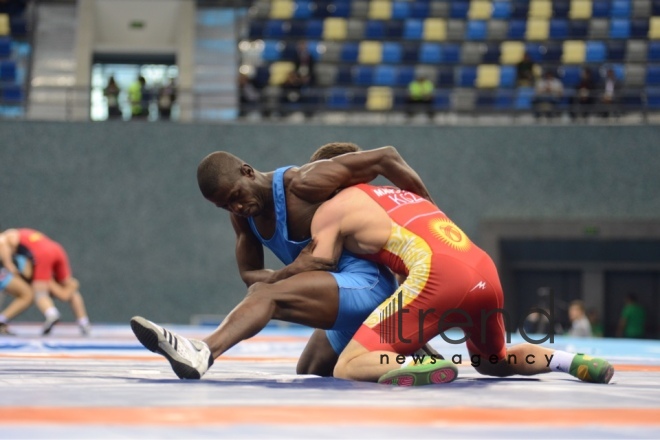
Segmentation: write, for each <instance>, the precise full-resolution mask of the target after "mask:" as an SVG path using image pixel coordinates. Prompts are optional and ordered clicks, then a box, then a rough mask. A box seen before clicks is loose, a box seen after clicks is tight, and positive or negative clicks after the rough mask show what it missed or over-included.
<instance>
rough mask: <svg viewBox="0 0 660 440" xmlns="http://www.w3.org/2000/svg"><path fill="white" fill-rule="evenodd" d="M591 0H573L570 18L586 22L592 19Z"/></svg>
mask: <svg viewBox="0 0 660 440" xmlns="http://www.w3.org/2000/svg"><path fill="white" fill-rule="evenodd" d="M591 10H592V5H591V0H571V7H570V9H569V11H568V16H569V17H570V18H571V19H572V20H585V19H589V18H591Z"/></svg>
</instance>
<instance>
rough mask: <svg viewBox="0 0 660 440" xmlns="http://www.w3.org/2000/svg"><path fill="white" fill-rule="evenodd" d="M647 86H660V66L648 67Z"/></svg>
mask: <svg viewBox="0 0 660 440" xmlns="http://www.w3.org/2000/svg"><path fill="white" fill-rule="evenodd" d="M646 85H647V86H660V65H655V66H648V67H647V69H646Z"/></svg>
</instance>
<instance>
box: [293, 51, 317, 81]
mask: <svg viewBox="0 0 660 440" xmlns="http://www.w3.org/2000/svg"><path fill="white" fill-rule="evenodd" d="M293 62H294V70H295V72H296V73H297V74H298V77H299V78H300V80H301V81H302V84H303V85H304V86H307V87H310V86H314V85H315V84H316V76H315V74H314V58H313V57H312V54H311V53H310V51H309V48H308V47H307V42H305V41H300V42H298V44H297V45H296V55H295V57H294V59H293Z"/></svg>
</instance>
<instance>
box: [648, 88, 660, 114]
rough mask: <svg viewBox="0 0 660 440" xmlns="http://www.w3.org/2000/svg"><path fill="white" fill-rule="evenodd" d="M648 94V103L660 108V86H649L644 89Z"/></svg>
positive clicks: (652, 107) (650, 106)
mask: <svg viewBox="0 0 660 440" xmlns="http://www.w3.org/2000/svg"><path fill="white" fill-rule="evenodd" d="M644 92H645V94H646V104H647V105H648V106H649V108H651V109H655V110H657V109H659V108H660V88H659V87H647V88H646V89H645V90H644Z"/></svg>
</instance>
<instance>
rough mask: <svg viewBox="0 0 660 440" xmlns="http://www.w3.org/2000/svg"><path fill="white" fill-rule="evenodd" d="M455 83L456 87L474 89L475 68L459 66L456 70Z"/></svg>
mask: <svg viewBox="0 0 660 440" xmlns="http://www.w3.org/2000/svg"><path fill="white" fill-rule="evenodd" d="M457 76H458V78H457V81H456V85H457V86H458V87H474V83H475V81H476V79H477V68H476V67H473V66H460V67H458V68H457Z"/></svg>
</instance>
